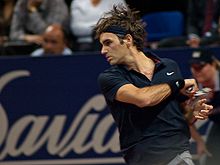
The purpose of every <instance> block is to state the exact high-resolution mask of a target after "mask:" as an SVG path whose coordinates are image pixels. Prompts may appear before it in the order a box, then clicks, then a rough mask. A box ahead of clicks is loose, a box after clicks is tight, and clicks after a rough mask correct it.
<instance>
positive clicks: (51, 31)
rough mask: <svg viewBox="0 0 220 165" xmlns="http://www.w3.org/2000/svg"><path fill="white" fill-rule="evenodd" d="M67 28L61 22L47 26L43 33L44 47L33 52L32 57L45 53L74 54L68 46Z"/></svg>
mask: <svg viewBox="0 0 220 165" xmlns="http://www.w3.org/2000/svg"><path fill="white" fill-rule="evenodd" d="M65 34H66V33H65V29H64V28H62V26H61V25H59V24H53V25H50V26H48V27H47V29H46V30H45V32H44V34H43V44H42V48H39V49H37V50H35V51H34V52H33V53H31V56H32V57H39V56H45V55H72V51H71V49H70V48H68V47H67V42H68V41H67V37H66V35H65Z"/></svg>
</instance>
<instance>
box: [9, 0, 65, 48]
mask: <svg viewBox="0 0 220 165" xmlns="http://www.w3.org/2000/svg"><path fill="white" fill-rule="evenodd" d="M68 16H69V15H68V8H67V5H66V3H65V1H63V0H18V1H17V3H16V6H15V10H14V14H13V19H12V23H11V30H10V39H11V40H16V41H17V40H20V41H26V42H28V43H37V44H40V43H42V37H41V34H42V33H43V32H44V30H45V29H46V28H47V26H49V25H50V24H53V23H59V24H62V25H63V26H66V27H68V19H69V17H68Z"/></svg>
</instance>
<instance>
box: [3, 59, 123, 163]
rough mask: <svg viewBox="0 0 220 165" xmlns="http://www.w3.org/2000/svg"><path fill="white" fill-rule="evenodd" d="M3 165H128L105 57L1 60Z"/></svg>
mask: <svg viewBox="0 0 220 165" xmlns="http://www.w3.org/2000/svg"><path fill="white" fill-rule="evenodd" d="M0 65H1V70H0V98H1V103H0V130H1V134H0V160H1V162H0V164H7V165H12V164H13V165H21V164H22V165H24V164H28V165H32V164H42V165H46V164H53V165H55V164H59V165H61V164H62V165H64V164H78V165H79V164H122V163H123V160H122V158H121V157H120V156H119V154H117V153H119V151H120V148H119V144H118V132H117V130H116V127H115V125H114V122H113V120H112V117H111V115H110V114H109V113H108V110H106V103H105V100H104V97H103V96H102V95H101V94H100V93H99V89H98V85H97V82H96V81H97V80H96V79H97V76H98V74H99V72H100V71H102V70H104V69H105V68H106V67H107V63H106V62H105V61H104V59H103V58H101V56H94V55H89V56H86V55H85V56H72V57H42V58H28V57H22V58H10V59H1V60H0Z"/></svg>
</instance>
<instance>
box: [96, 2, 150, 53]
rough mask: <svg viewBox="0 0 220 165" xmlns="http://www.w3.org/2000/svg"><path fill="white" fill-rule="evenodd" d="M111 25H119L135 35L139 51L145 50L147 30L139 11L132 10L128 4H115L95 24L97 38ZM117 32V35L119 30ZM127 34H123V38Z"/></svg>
mask: <svg viewBox="0 0 220 165" xmlns="http://www.w3.org/2000/svg"><path fill="white" fill-rule="evenodd" d="M111 27H118V29H119V30H120V29H123V32H125V33H126V34H130V35H131V36H132V37H133V41H134V43H133V44H134V46H136V47H137V49H138V50H139V51H143V49H144V45H145V39H146V31H145V24H144V23H143V21H142V20H141V18H140V15H139V11H136V10H132V9H130V8H129V7H128V6H126V7H125V6H122V5H118V6H115V5H114V6H113V9H112V10H111V11H109V12H106V13H105V14H104V16H103V17H101V18H100V19H99V21H98V22H97V24H96V25H95V27H94V33H95V39H98V38H99V37H100V35H101V34H102V33H103V32H107V29H109V28H111ZM115 34H116V35H117V32H115ZM126 34H125V35H126ZM125 35H124V36H122V38H123V37H125ZM118 36H121V35H118Z"/></svg>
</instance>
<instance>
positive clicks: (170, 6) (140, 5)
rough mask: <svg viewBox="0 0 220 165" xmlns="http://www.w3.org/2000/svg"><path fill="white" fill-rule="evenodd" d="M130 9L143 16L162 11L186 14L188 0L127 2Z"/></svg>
mask: <svg viewBox="0 0 220 165" xmlns="http://www.w3.org/2000/svg"><path fill="white" fill-rule="evenodd" d="M125 1H126V3H127V4H128V5H129V6H130V8H135V9H136V10H139V11H140V15H141V16H143V15H145V14H148V13H152V12H160V11H180V12H182V13H183V14H184V15H185V13H186V9H187V4H188V0H178V1H170V2H169V1H164V0H135V1H134V0H125Z"/></svg>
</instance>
